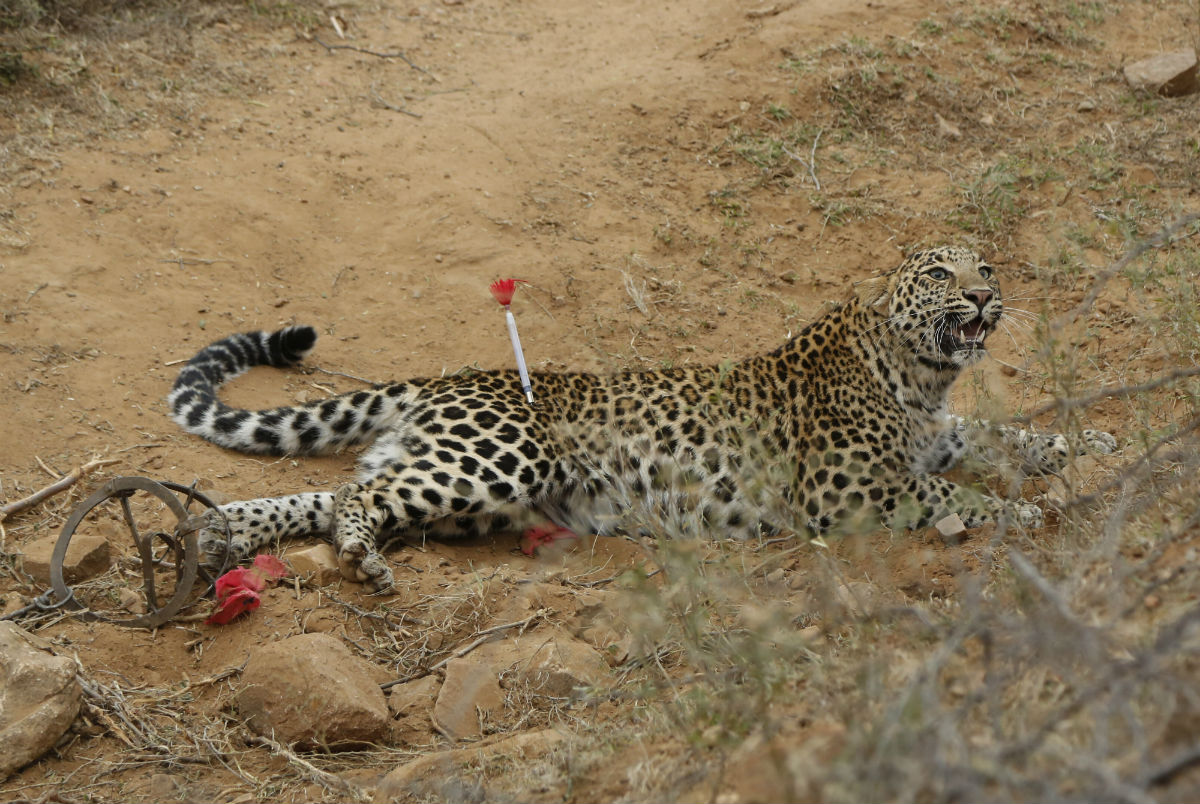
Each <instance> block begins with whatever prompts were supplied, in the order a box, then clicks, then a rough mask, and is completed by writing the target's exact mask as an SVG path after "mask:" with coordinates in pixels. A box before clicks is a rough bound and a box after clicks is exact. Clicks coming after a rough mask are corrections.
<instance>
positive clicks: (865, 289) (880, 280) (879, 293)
mask: <svg viewBox="0 0 1200 804" xmlns="http://www.w3.org/2000/svg"><path fill="white" fill-rule="evenodd" d="M854 295H855V296H856V297H857V298H858V301H859V303H860V304H862V306H863V307H882V306H883V305H884V304H886V303H887V299H888V278H887V277H886V276H873V277H871V278H870V279H864V280H863V281H861V282H855V283H854Z"/></svg>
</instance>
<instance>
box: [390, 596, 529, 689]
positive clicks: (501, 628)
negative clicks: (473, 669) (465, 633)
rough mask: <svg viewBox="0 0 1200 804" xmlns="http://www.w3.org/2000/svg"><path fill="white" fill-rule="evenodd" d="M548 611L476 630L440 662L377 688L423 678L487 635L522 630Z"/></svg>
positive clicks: (475, 646) (483, 641) (473, 646)
mask: <svg viewBox="0 0 1200 804" xmlns="http://www.w3.org/2000/svg"><path fill="white" fill-rule="evenodd" d="M549 613H550V612H548V611H546V610H545V609H538V610H537V611H536V612H534V613H533V614H531V615H529V616H528V617H526V618H525V619H524V620H517V621H516V622H511V623H502V624H501V625H493V626H492V627H491V628H485V629H483V630H482V631H477V632H476V633H475V637H476V638H475V639H474V640H472V641H471V642H469V643H468V644H466V645H464V646H462V647H459V648H455V649H454V650H453V651H451V652H450V655H449V656H447V657H446V658H445V659H442V660H441V661H440V662H438V663H437V664H435V665H433V666H432V667H430V668H428V669H426V670H422V671H420V672H418V673H414V674H412V675H410V676H405V677H404V678H398V679H396V680H395V681H387V682H384V683H383V684H380V685H379V688H380V689H383V690H387V689H391V688H392V687H395V686H396V685H398V684H405V683H407V682H409V681H415V680H416V679H418V678H424V677H425V676H427V675H429V674H430V673H433V672H436V671H437V670H439V669H440V668H441V667H443V666H445V665H446V664H448V663H449V662H450V661H451V660H453V659H461V658H462V657H463V656H466V655H467V654H468V653H470V652H471V651H473V650H475V649H476V648H478V647H479V646H480V645H482V644H483V643H485V642H487V641H488V637H490V636H492V635H493V634H496V633H499V632H500V631H505V630H507V629H509V628H517V627H520V628H521V629H522V630H524V629H525V627H526V626H527V625H529V624H530V623H532V622H533V621H534V620H537V619H539V618H541V617H546V616H548V615H549Z"/></svg>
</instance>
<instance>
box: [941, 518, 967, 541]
mask: <svg viewBox="0 0 1200 804" xmlns="http://www.w3.org/2000/svg"><path fill="white" fill-rule="evenodd" d="M933 526H934V527H935V528H937V532H938V533H940V534H941V535H942V538H943V539H954V538H957V537H959V536H962V535H963V534H964V533H966V532H967V526H966V525H964V524H963V521H962V517H960V516H959V515H958V514H950V515H949V516H947V517H944V518H942V519H939V520H938V521H937V522H936V523H934V525H933Z"/></svg>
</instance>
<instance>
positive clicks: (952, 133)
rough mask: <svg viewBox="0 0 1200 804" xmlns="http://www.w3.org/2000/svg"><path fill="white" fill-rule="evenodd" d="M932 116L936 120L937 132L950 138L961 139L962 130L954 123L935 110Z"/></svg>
mask: <svg viewBox="0 0 1200 804" xmlns="http://www.w3.org/2000/svg"><path fill="white" fill-rule="evenodd" d="M933 118H934V120H936V121H937V127H938V134H941V135H942V136H943V137H949V138H950V139H952V140H961V139H962V130H961V129H959V127H958V126H956V125H954V124H953V123H951V122H950V121H949V120H947V119H946V118H944V117H942V116H941V115H940V114H937V113H936V112H935V113H934V115H933Z"/></svg>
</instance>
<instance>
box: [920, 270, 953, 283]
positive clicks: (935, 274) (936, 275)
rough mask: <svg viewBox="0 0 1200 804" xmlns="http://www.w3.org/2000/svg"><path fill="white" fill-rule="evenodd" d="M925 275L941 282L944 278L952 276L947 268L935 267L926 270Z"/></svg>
mask: <svg viewBox="0 0 1200 804" xmlns="http://www.w3.org/2000/svg"><path fill="white" fill-rule="evenodd" d="M925 275H926V276H927V277H929V278H930V279H935V280H937V281H938V282H941V281H942V280H943V279H949V278H950V272H949V271H947V270H946V269H945V268H933V269H931V270H929V271H926V272H925Z"/></svg>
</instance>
